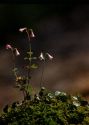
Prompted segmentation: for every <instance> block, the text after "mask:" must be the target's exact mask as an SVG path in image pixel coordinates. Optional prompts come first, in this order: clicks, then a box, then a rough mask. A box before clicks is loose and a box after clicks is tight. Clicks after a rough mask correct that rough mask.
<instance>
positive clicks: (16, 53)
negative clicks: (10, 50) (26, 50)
mask: <svg viewBox="0 0 89 125" xmlns="http://www.w3.org/2000/svg"><path fill="white" fill-rule="evenodd" d="M15 55H16V56H19V55H20V53H19V51H18V49H17V48H15Z"/></svg>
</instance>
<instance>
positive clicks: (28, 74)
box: [26, 30, 31, 84]
mask: <svg viewBox="0 0 89 125" xmlns="http://www.w3.org/2000/svg"><path fill="white" fill-rule="evenodd" d="M26 33H27V36H28V40H29V51H30V55H29V56H30V60H29V66H31V42H30V35H29V32H28V30H26ZM29 76H30V68H29V69H28V73H27V77H28V84H29Z"/></svg>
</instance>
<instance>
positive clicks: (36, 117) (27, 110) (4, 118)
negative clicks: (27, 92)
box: [0, 88, 89, 125]
mask: <svg viewBox="0 0 89 125" xmlns="http://www.w3.org/2000/svg"><path fill="white" fill-rule="evenodd" d="M57 92H58V91H56V92H54V93H53V92H49V91H47V90H46V89H45V88H44V89H41V90H40V92H39V94H38V95H34V97H33V98H30V99H29V100H28V99H25V100H24V101H22V102H21V103H19V102H14V103H13V104H12V105H10V106H6V107H5V108H4V110H3V112H2V113H1V116H0V125H75V124H76V125H88V124H89V103H88V102H87V103H86V105H85V104H84V105H81V101H80V100H82V101H85V100H84V99H82V97H79V98H78V97H73V96H72V95H68V94H66V93H63V92H58V93H57ZM74 102H75V103H74Z"/></svg>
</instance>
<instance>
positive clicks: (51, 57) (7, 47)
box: [6, 44, 53, 60]
mask: <svg viewBox="0 0 89 125" xmlns="http://www.w3.org/2000/svg"><path fill="white" fill-rule="evenodd" d="M6 49H10V50H11V51H12V52H15V55H16V56H19V55H20V52H19V51H18V49H17V48H13V47H12V46H11V45H10V44H7V45H6ZM46 55H47V56H48V58H49V60H52V59H53V56H51V55H50V54H49V53H46ZM39 59H40V60H45V57H44V55H43V53H42V52H41V54H40V56H39Z"/></svg>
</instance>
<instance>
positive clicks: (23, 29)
mask: <svg viewBox="0 0 89 125" xmlns="http://www.w3.org/2000/svg"><path fill="white" fill-rule="evenodd" d="M25 30H27V28H26V27H24V28H20V29H19V31H20V32H23V31H25Z"/></svg>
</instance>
